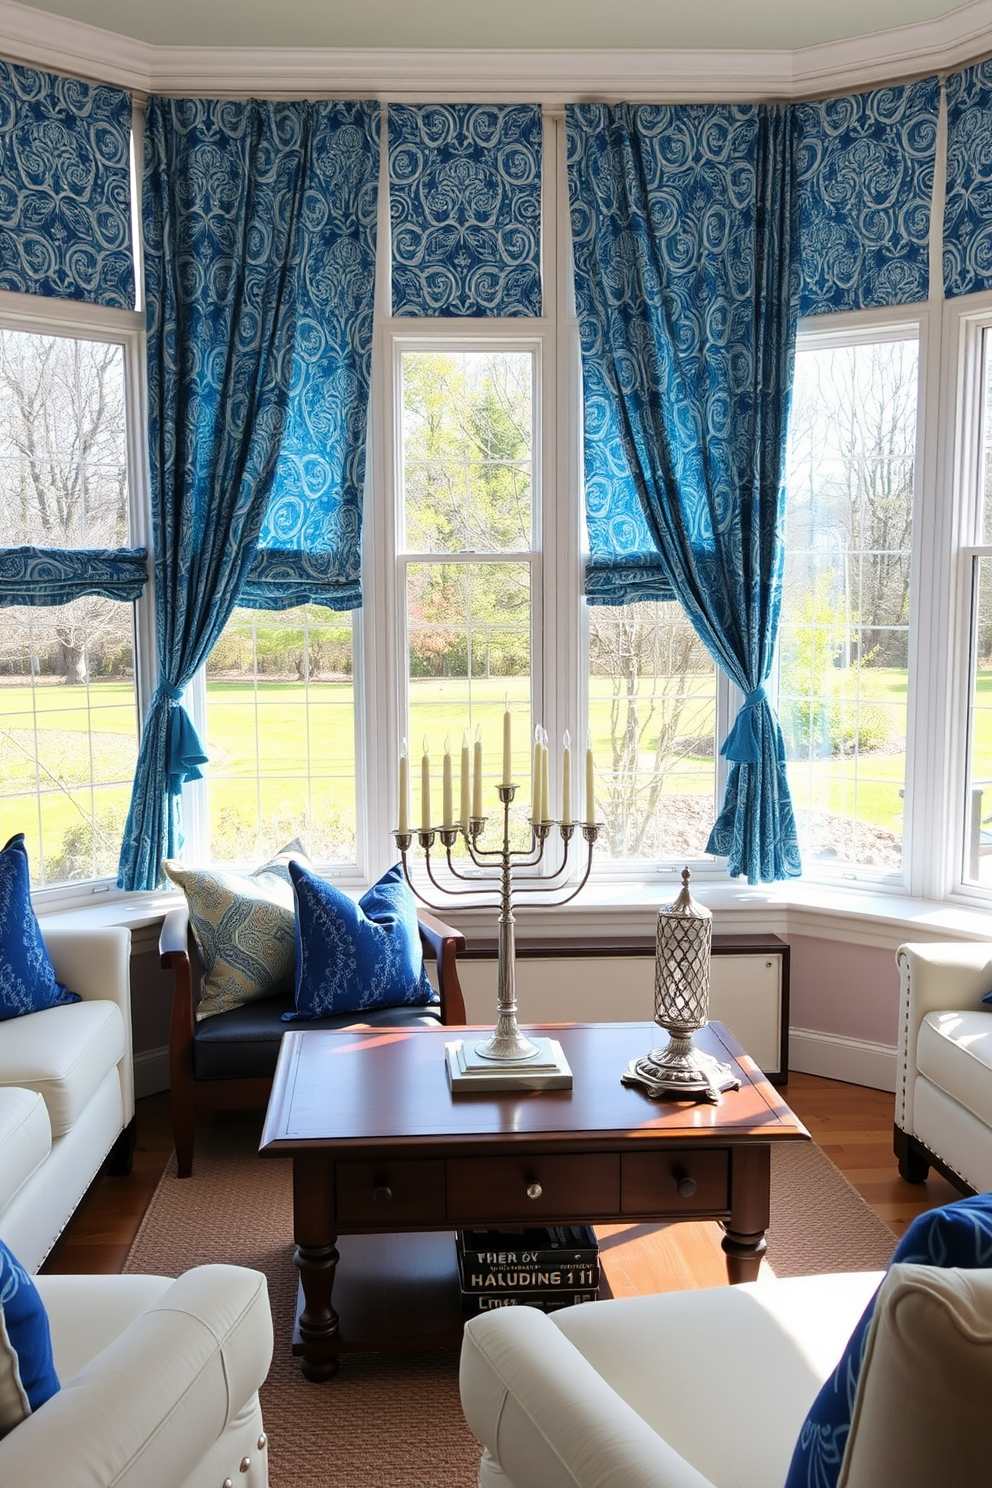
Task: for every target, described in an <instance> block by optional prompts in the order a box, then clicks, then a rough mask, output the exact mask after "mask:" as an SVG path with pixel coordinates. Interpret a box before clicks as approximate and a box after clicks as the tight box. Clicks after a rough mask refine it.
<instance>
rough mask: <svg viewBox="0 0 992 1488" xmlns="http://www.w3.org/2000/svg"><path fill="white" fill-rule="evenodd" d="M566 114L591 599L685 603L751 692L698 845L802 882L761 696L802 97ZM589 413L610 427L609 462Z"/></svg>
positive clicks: (711, 647)
mask: <svg viewBox="0 0 992 1488" xmlns="http://www.w3.org/2000/svg"><path fill="white" fill-rule="evenodd" d="M566 120H567V130H568V173H569V194H570V207H571V223H572V238H573V251H574V269H575V297H576V307H577V311H578V319H579V328H580V334H581V343H582V373H583V387H584V407H585V412H586V422H585V460H586V479H587V489H588V488H590V487H591V488H592V498H591V505H590V508H589V534H590V547H591V549H592V556H591V560H590V565H589V569H588V571H587V579H588V582H587V597H588V599H589V600H590V602H592V603H595V602H597V600H599V599H600V597H601V596H602V597H603V598H605V601H606V602H608V603H614V604H621V603H625V602H627V601H632V600H637V599H642V598H645V597H650V598H668V597H672V596H674V597H675V598H677V599H678V601H679V603H680V604H681V605H682V606H683V608H684V610H685V611H686V613H687V615H688V616H689V619H690V620H691V622H692V624H693V626H694V628H695V630H696V632H697V634H698V635H699V637H700V639H701V640H702V641H703V643H704V644H705V646H706V647H707V649H708V651H709V652H710V654H711V655H712V656H713V657H714V659H715V660H716V662H717V663H718V665H719V666H720V667H722V668H723V670H724V671H725V672H726V673H727V674H728V675H729V676H730V678H731V679H732V680H733V682H734V683H735V684H736V685H737V686H738V687H739V688H740V689H741V691H742V692H743V693H744V704H743V706H742V708H741V710H740V712H739V714H738V716H737V719H736V721H735V723H734V725H733V727H732V729H731V731H730V734H729V735H728V737H727V740H726V742H725V743H724V746H723V753H724V754H725V755H726V756H727V758H728V760H729V761H730V770H729V773H728V780H727V790H726V797H725V801H724V805H723V809H722V810H721V812H720V815H719V816H718V818H717V821H716V823H715V824H714V827H713V830H712V833H711V835H710V839H709V842H708V844H707V850H708V851H710V852H712V853H716V854H719V855H721V856H726V858H727V870H728V872H729V874H730V875H731V876H732V877H737V876H739V875H740V874H742V873H743V874H746V875H747V877H748V879H749V880H750V881H751V882H768V881H772V880H776V879H783V878H791V877H795V876H796V875H798V874H799V873H800V871H801V863H800V856H799V847H798V842H797V837H796V826H795V819H794V814H793V810H792V803H791V799H790V794H789V788H788V782H787V779H786V770H785V747H784V742H783V739H782V731H781V728H780V725H779V722H778V718H777V716H776V715H775V713H774V711H773V709H772V708H771V706H770V704H769V701H768V698H767V695H766V693H765V689H764V683H765V681H766V679H767V677H768V674H769V671H770V668H771V664H772V653H773V648H774V644H775V639H776V634H777V630H778V620H779V611H780V607H781V591H782V563H783V549H782V524H783V517H784V505H783V465H784V459H785V437H786V425H787V419H788V411H789V403H790V395H791V388H792V376H793V368H794V362H795V340H796V323H797V318H798V290H799V283H798V233H797V219H798V189H797V160H796V120H795V114H794V110H793V109H791V108H790V107H786V106H774V105H761V104H749V105H731V104H714V105H674V106H658V105H632V104H620V105H617V106H614V107H610V106H607V105H601V104H577V105H570V106H569V107H568V108H567V109H566ZM590 388H592V389H593V390H594V393H595V398H596V400H597V402H596V403H595V404H594V412H595V416H594V418H593V419H590V417H589V413H590V399H589V389H590ZM600 425H604V426H607V427H608V429H609V430H612V432H613V434H614V436H615V437H614V438H613V440H612V442H610V443H609V449H608V451H607V452H606V458H607V459H608V461H609V465H608V466H606V465H604V452H603V450H602V449H601V448H597V447H596V440H597V437H598V435H599V433H600V432H601V430H600ZM589 499H590V498H588V497H587V500H589ZM597 524H599V527H598V531H597ZM611 529H612V532H611ZM597 539H598V541H597ZM617 539H619V541H617ZM611 542H613V543H614V548H613V551H614V555H615V556H616V557H618V558H619V562H618V563H616V564H615V565H614V566H613V568H612V569H611V567H610V564H609V558H610V544H611ZM625 571H626V572H627V573H629V574H630V576H631V578H632V580H633V581H632V582H631V583H630V585H629V587H625V585H624V582H623V580H624V575H625ZM652 591H653V592H652Z"/></svg>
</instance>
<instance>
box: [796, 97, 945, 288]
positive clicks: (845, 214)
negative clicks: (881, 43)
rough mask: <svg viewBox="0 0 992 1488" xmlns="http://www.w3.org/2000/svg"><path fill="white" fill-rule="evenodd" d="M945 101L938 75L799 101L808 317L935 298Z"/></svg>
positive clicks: (801, 215)
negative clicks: (936, 189) (936, 196)
mask: <svg viewBox="0 0 992 1488" xmlns="http://www.w3.org/2000/svg"><path fill="white" fill-rule="evenodd" d="M939 105H940V82H939V80H938V79H937V78H935V77H931V78H924V79H923V80H922V81H921V82H918V83H909V84H907V85H905V86H900V87H894V88H879V89H876V90H875V91H873V92H871V93H857V94H853V95H851V96H848V97H846V98H828V99H826V100H825V101H824V102H822V103H802V104H797V105H796V114H797V116H798V122H799V241H800V266H801V270H800V272H801V288H800V294H799V313H800V315H823V314H826V313H828V312H830V311H836V310H877V309H879V308H881V307H882V306H885V305H908V304H912V303H913V302H915V301H918V300H925V299H926V298H927V295H928V294H929V290H930V268H929V264H930V248H929V243H930V201H931V197H932V195H933V173H934V161H935V158H936V152H937V111H938V108H939Z"/></svg>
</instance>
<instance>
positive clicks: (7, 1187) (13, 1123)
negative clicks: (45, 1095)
mask: <svg viewBox="0 0 992 1488" xmlns="http://www.w3.org/2000/svg"><path fill="white" fill-rule="evenodd" d="M51 1150H52V1126H51V1122H50V1121H49V1119H48V1111H47V1109H46V1106H45V1102H44V1101H43V1100H42V1098H41V1096H40V1095H39V1094H38V1092H37V1091H35V1090H20V1089H18V1088H17V1087H15V1086H11V1087H9V1088H8V1089H6V1090H0V1214H2V1213H3V1211H4V1209H6V1207H7V1205H8V1204H9V1203H10V1201H11V1199H12V1198H13V1197H14V1195H15V1194H16V1193H17V1191H18V1189H19V1188H20V1187H21V1186H22V1185H23V1184H25V1183H27V1181H28V1179H29V1178H30V1177H31V1174H32V1173H36V1172H37V1171H38V1169H39V1168H40V1167H41V1165H42V1163H43V1162H44V1161H45V1159H46V1158H47V1156H48V1154H49V1153H50V1152H51Z"/></svg>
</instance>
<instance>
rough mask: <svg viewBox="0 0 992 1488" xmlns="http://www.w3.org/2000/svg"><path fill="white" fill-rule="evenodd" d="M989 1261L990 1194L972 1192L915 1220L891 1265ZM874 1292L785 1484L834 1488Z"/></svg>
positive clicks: (806, 1427) (970, 1266)
mask: <svg viewBox="0 0 992 1488" xmlns="http://www.w3.org/2000/svg"><path fill="white" fill-rule="evenodd" d="M902 1261H909V1262H911V1263H913V1264H915V1265H920V1266H960V1267H963V1268H965V1269H967V1270H974V1269H975V1268H978V1267H986V1266H992V1194H987V1193H986V1194H974V1195H972V1196H971V1197H970V1198H967V1199H959V1200H958V1201H957V1202H956V1203H953V1204H945V1206H944V1207H943V1208H942V1209H931V1210H930V1211H929V1213H927V1214H920V1215H918V1216H917V1217H916V1219H914V1220H913V1223H912V1224H911V1225H910V1227H909V1229H908V1230H907V1231H906V1233H905V1235H904V1236H903V1237H902V1239H901V1240H900V1241H899V1244H898V1245H897V1246H896V1248H895V1250H894V1252H893V1255H892V1260H891V1261H890V1262H889V1266H890V1267H891V1266H894V1265H896V1264H898V1263H899V1262H902ZM877 1295H878V1293H877V1292H876V1294H875V1297H873V1298H872V1300H871V1301H870V1302H869V1304H868V1306H867V1307H866V1308H865V1311H864V1313H863V1314H862V1316H861V1319H860V1320H859V1322H858V1324H857V1326H856V1328H855V1329H854V1332H853V1333H852V1334H851V1337H850V1340H849V1341H848V1345H847V1347H846V1349H845V1350H844V1352H843V1354H842V1355H841V1358H840V1361H839V1363H838V1364H837V1367H836V1369H835V1370H834V1372H833V1374H832V1375H831V1376H830V1378H829V1379H828V1380H826V1381H825V1383H824V1385H823V1387H822V1389H821V1390H820V1393H819V1394H818V1395H817V1397H816V1399H815V1400H814V1401H813V1404H812V1405H811V1406H810V1409H809V1414H808V1415H807V1417H806V1420H805V1421H804V1422H803V1426H802V1430H801V1431H800V1433H799V1440H798V1441H797V1443H796V1447H795V1451H794V1452H793V1455H792V1462H791V1464H790V1466H789V1475H788V1477H787V1479H786V1483H785V1488H835V1485H836V1483H837V1480H838V1478H839V1477H840V1469H841V1463H842V1462H843V1459H844V1448H845V1447H846V1445H847V1438H848V1435H849V1433H850V1430H851V1417H852V1415H853V1413H854V1400H855V1396H856V1395H857V1391H858V1379H859V1377H860V1375H861V1367H862V1364H863V1362H864V1356H865V1346H866V1344H867V1342H868V1329H869V1327H870V1326H871V1319H872V1314H873V1313H874V1311H875V1298H876V1297H877Z"/></svg>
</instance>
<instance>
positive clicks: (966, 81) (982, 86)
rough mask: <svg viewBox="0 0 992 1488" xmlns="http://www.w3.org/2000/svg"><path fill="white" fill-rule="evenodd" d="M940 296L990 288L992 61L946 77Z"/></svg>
mask: <svg viewBox="0 0 992 1488" xmlns="http://www.w3.org/2000/svg"><path fill="white" fill-rule="evenodd" d="M946 86H947V187H946V193H945V197H944V294H945V295H947V296H948V298H952V297H954V296H956V295H963V294H974V293H975V292H976V291H978V290H982V289H988V288H989V287H990V286H992V60H990V61H988V62H979V63H978V64H977V66H975V67H967V68H965V70H964V71H963V72H952V73H951V75H950V76H949V77H948V79H947V85H946Z"/></svg>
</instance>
